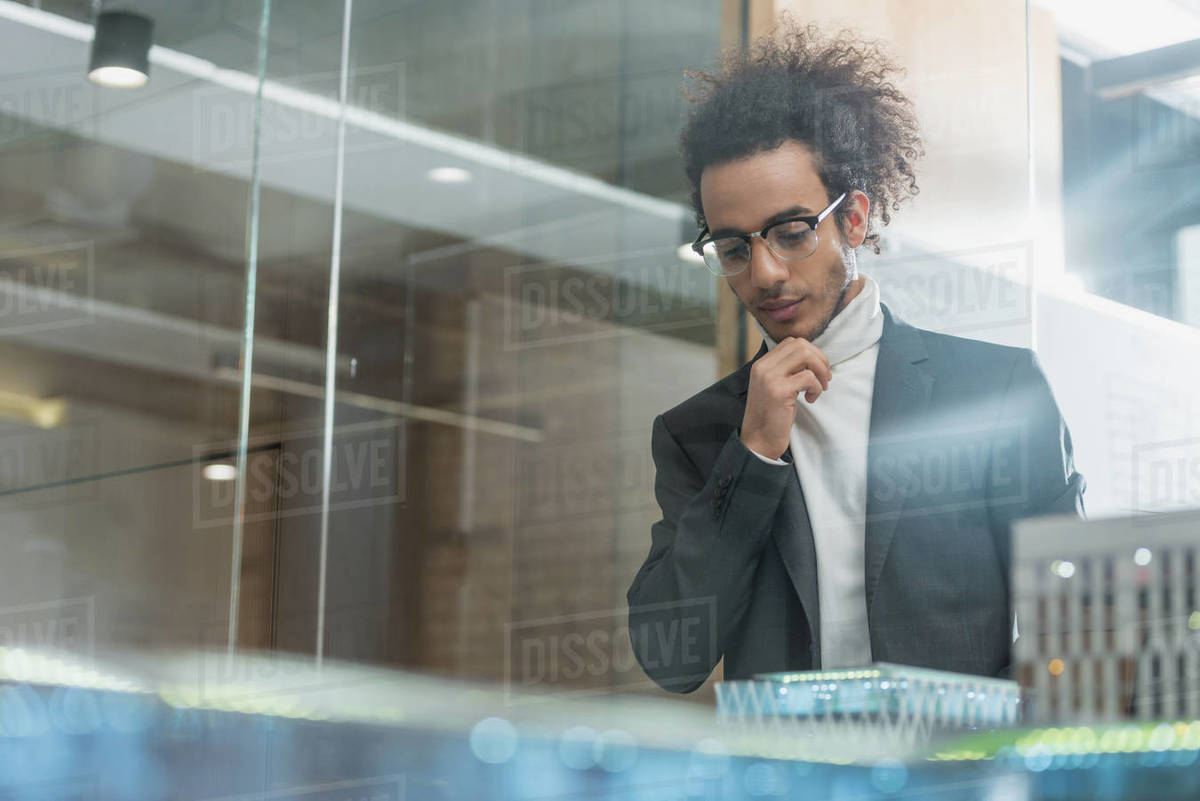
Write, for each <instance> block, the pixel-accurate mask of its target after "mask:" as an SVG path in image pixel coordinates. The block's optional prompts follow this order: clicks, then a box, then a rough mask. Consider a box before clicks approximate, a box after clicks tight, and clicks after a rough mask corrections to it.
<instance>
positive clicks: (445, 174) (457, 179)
mask: <svg viewBox="0 0 1200 801" xmlns="http://www.w3.org/2000/svg"><path fill="white" fill-rule="evenodd" d="M426 175H427V176H428V177H429V180H431V181H437V182H438V183H439V184H461V183H466V182H467V181H469V180H471V173H470V172H469V171H467V170H464V169H463V168H462V167H434V168H433V169H432V170H430V171H429V172H428V173H426Z"/></svg>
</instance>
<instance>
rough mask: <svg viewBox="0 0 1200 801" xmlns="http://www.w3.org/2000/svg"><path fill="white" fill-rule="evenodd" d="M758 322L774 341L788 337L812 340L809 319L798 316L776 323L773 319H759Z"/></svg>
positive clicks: (811, 327)
mask: <svg viewBox="0 0 1200 801" xmlns="http://www.w3.org/2000/svg"><path fill="white" fill-rule="evenodd" d="M758 322H759V324H760V325H761V326H762V327H763V328H764V329H766V332H767V333H768V334H770V335H771V339H774V340H775V341H776V342H782V341H783V340H785V339H787V338H788V337H796V338H797V339H807V340H809V341H810V342H811V341H812V333H813V331H812V329H813V324H812V321H811V320H807V319H804V318H798V319H795V320H788V321H787V322H785V323H777V322H775V321H774V320H767V321H765V322H764V321H763V320H759V321H758Z"/></svg>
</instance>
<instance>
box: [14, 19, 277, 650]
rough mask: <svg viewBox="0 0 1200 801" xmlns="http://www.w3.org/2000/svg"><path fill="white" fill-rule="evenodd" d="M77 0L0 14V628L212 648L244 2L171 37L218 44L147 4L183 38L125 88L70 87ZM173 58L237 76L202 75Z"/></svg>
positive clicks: (218, 630) (228, 432)
mask: <svg viewBox="0 0 1200 801" xmlns="http://www.w3.org/2000/svg"><path fill="white" fill-rule="evenodd" d="M34 5H35V6H37V4H34ZM88 5H89V4H85V3H73V4H50V3H47V4H45V6H43V7H42V8H37V7H26V6H20V5H17V4H14V3H9V4H6V5H5V8H4V9H3V13H0V37H3V39H4V48H3V49H4V51H5V53H6V54H7V56H8V58H6V60H5V66H4V67H3V68H2V69H0V71H2V72H3V75H2V77H0V93H2V95H3V97H2V100H0V109H2V116H0V121H2V132H0V181H2V182H3V186H4V191H3V193H2V194H3V203H2V209H0V230H2V231H3V234H2V236H0V265H2V270H3V275H4V285H3V286H4V288H3V293H2V295H3V298H4V307H3V310H2V311H0V327H2V328H3V331H2V334H3V339H2V341H0V351H2V352H3V357H4V367H5V369H4V376H5V378H4V380H3V386H0V397H3V398H4V400H3V402H2V403H0V405H2V406H3V412H2V413H0V417H2V421H0V430H2V433H0V439H2V441H3V442H4V446H3V455H2V456H0V462H2V463H3V464H4V465H5V467H4V475H3V479H2V482H3V488H2V493H3V494H2V495H0V518H2V520H3V524H2V526H0V528H2V529H3V537H4V551H5V553H6V557H5V565H6V567H5V573H4V576H5V580H4V581H3V582H2V584H3V587H2V589H0V609H3V610H4V611H3V612H0V617H3V618H4V620H6V621H11V623H10V622H5V623H3V624H0V627H2V628H3V631H4V632H6V634H5V640H4V644H6V645H13V646H25V647H33V646H46V647H50V648H62V649H66V650H68V651H71V652H75V653H77V654H79V655H82V656H85V657H87V658H89V659H90V658H91V657H92V654H93V652H94V651H101V652H109V651H111V650H113V649H116V648H122V647H129V646H140V647H154V648H159V647H165V646H177V647H189V648H190V647H195V646H196V645H198V644H212V645H223V644H224V642H225V638H226V636H227V630H228V615H229V592H230V565H231V557H232V553H231V541H232V535H233V531H232V529H233V525H232V522H233V516H232V514H231V513H230V507H229V505H228V504H229V502H230V498H231V491H230V490H231V487H232V484H233V482H231V481H226V480H225V479H227V478H229V477H230V476H229V472H230V466H231V465H233V464H234V463H236V461H237V453H236V450H237V448H236V441H237V432H238V416H239V392H240V387H241V384H242V381H241V374H240V371H239V359H240V352H241V348H242V339H243V337H242V327H243V322H244V320H243V310H244V306H245V304H244V298H245V297H246V285H245V266H246V252H247V244H246V243H247V239H248V220H249V219H250V218H251V213H250V211H251V210H250V208H249V204H248V198H249V197H250V195H251V193H250V191H249V190H250V182H251V171H250V169H249V168H250V160H249V158H248V156H249V150H248V147H249V143H250V142H251V141H252V122H253V114H252V110H253V104H254V85H255V83H256V78H255V75H254V60H253V58H249V60H247V54H249V55H250V56H252V55H253V53H254V49H253V45H254V43H255V41H256V40H257V29H256V27H255V26H256V25H257V20H258V19H259V17H260V16H261V14H262V5H261V4H259V3H242V4H239V11H240V13H241V14H244V15H246V18H247V19H249V20H252V22H251V23H248V24H250V25H251V28H250V30H249V32H248V33H247V34H246V39H245V41H244V42H243V44H245V45H246V47H241V48H233V49H232V50H222V49H221V48H219V47H214V48H202V47H199V46H197V47H195V48H193V47H191V46H190V44H189V43H191V42H193V41H194V40H196V39H197V37H202V36H203V35H204V32H205V30H207V31H209V32H211V33H213V34H214V35H216V34H217V33H218V32H222V31H223V32H224V34H227V35H226V36H225V38H226V39H227V40H232V39H237V38H238V37H237V36H234V35H232V31H233V29H234V27H238V26H237V25H235V24H234V22H233V20H230V19H218V18H217V17H216V16H212V17H211V18H210V15H209V14H207V13H200V9H199V6H200V5H201V4H191V5H189V6H188V7H186V8H185V7H178V6H177V7H175V9H174V10H175V12H177V13H175V14H167V13H163V14H161V15H159V17H158V19H157V20H156V21H157V22H158V23H159V25H158V31H159V38H158V40H157V41H158V42H159V43H160V44H165V45H167V46H168V47H180V48H182V51H178V50H177V51H172V53H174V55H171V53H168V54H167V56H166V57H159V55H156V57H155V59H154V60H153V62H152V65H151V79H150V82H149V83H148V84H147V85H146V86H145V87H143V88H142V89H140V90H127V91H122V90H115V89H109V88H100V87H97V86H94V85H93V84H91V83H90V82H89V81H88V79H87V76H86V69H85V66H86V65H87V63H88V50H89V43H88V40H89V39H90V37H91V25H90V9H89V8H88ZM214 9H215V4H214ZM60 11H66V12H69V14H68V16H66V17H64V16H61V15H60V14H59V13H57V12H60ZM210 23H211V24H210ZM202 29H203V30H202ZM180 52H186V53H189V54H192V55H203V56H205V57H210V56H211V57H214V58H216V59H217V60H218V62H219V63H220V66H222V67H229V68H233V69H238V70H243V69H249V70H250V71H249V72H248V73H243V74H242V79H241V80H240V81H230V82H228V85H226V86H218V85H216V84H213V83H211V82H209V81H205V80H200V79H198V77H197V75H198V74H199V73H200V72H203V70H201V69H200V67H198V66H197V62H196V61H195V59H187V58H183V57H182V56H180V55H179V53H180ZM222 53H224V54H225V55H226V56H228V58H227V59H222V58H220V56H221V54H222ZM210 67H211V65H210ZM247 87H248V88H247ZM215 120H220V121H221V124H222V125H223V127H222V128H221V130H220V131H219V132H218V131H217V130H216V129H215V128H214V127H211V125H215V124H216V123H215V122H214V121H215ZM210 124H211V125H210ZM217 133H219V134H220V136H214V135H215V134H217ZM226 137H228V138H229V141H230V142H233V143H235V145H236V146H235V147H225V146H223V145H222V146H220V147H216V148H214V147H212V146H211V145H212V143H213V142H217V143H218V145H220V144H221V142H223V141H224V139H225V138H226ZM208 443H220V445H219V446H218V447H215V448H208V447H207V444H208ZM214 470H215V472H214ZM222 470H224V471H225V472H224V473H222ZM247 511H248V512H250V513H252V514H253V515H254V516H255V519H256V520H259V521H261V520H263V519H264V512H269V511H270V510H269V509H268V508H265V507H264V506H263V504H262V503H261V502H260V501H259V499H257V498H251V499H250V501H249V506H248V509H247ZM262 527H263V524H262V523H261V522H256V523H253V524H251V525H250V526H249V528H248V529H247V532H248V533H250V534H253V535H254V536H258V534H257V532H259V530H260V529H262Z"/></svg>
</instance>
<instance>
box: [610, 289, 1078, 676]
mask: <svg viewBox="0 0 1200 801" xmlns="http://www.w3.org/2000/svg"><path fill="white" fill-rule="evenodd" d="M883 314H884V326H883V334H882V338H881V339H880V343H879V356H878V361H877V363H876V368H875V388H874V395H873V399H872V403H871V420H870V433H869V441H868V446H867V502H866V560H865V564H864V565H863V569H864V571H865V579H866V581H865V586H866V594H867V614H868V626H869V629H870V640H871V658H872V660H873V661H876V662H894V663H901V664H909V665H917V666H924V667H930V668H938V669H942V670H952V671H957V672H962V673H973V674H979V675H988V676H997V675H1007V671H1008V670H1009V653H1010V646H1011V644H1012V620H1011V618H1010V616H1009V564H1010V550H1011V549H1010V532H1009V529H1010V525H1011V524H1012V522H1013V521H1014V520H1016V519H1018V518H1022V517H1027V516H1033V515H1041V514H1051V513H1074V514H1079V515H1082V514H1083V499H1082V495H1083V491H1084V486H1085V483H1084V480H1083V477H1082V476H1081V475H1080V474H1079V473H1078V472H1076V471H1075V468H1074V463H1073V459H1072V453H1071V438H1070V434H1069V433H1068V432H1067V427H1066V425H1065V424H1064V422H1063V420H1062V416H1061V415H1060V413H1059V410H1058V407H1057V405H1056V404H1055V402H1054V398H1053V396H1052V394H1051V392H1050V388H1049V386H1048V384H1047V383H1046V379H1045V377H1044V376H1043V374H1042V372H1041V369H1040V368H1039V366H1038V362H1037V358H1036V357H1035V356H1034V354H1033V352H1032V351H1030V350H1028V349H1023V348H1010V347H1003V346H999V345H992V344H988V343H984V342H978V341H975V340H971V339H963V338H961V337H954V336H948V335H944V334H937V333H934V332H932V331H927V330H924V329H920V328H915V327H913V326H910V325H908V324H906V323H905V322H903V321H902V320H900V319H898V318H897V317H896V316H895V315H893V314H892V313H891V312H890V311H889V310H888V309H887V307H886V306H884V307H883ZM765 352H766V345H765V344H764V345H763V347H762V348H761V349H760V350H759V352H758V354H757V355H756V356H755V357H754V358H755V359H758V358H759V357H760V356H762V354H763V353H765ZM753 362H754V360H751V361H750V362H748V363H747V364H745V365H743V366H742V367H741V369H739V370H738V371H737V372H735V373H733V374H731V375H729V376H727V377H725V378H724V379H722V380H720V381H718V382H717V383H715V384H713V385H712V386H710V387H708V388H707V389H705V390H703V391H701V392H699V393H698V394H696V395H693V396H692V397H691V398H689V399H688V400H686V401H684V402H683V403H681V404H679V405H678V406H676V407H675V408H673V409H671V410H670V411H667V412H665V413H663V414H661V415H659V416H658V417H657V418H655V420H654V427H653V435H652V443H651V447H652V451H653V456H654V464H655V467H656V470H657V473H656V477H655V494H656V497H657V499H658V504H659V507H660V508H661V509H662V519H661V520H659V521H658V522H657V523H655V524H654V526H653V527H652V528H651V532H650V533H651V540H652V542H651V546H650V554H649V556H648V557H647V558H646V561H645V563H644V564H643V565H642V567H641V569H640V570H639V571H638V573H637V576H636V577H635V578H634V580H633V584H632V586H631V587H630V588H629V592H628V596H627V597H628V601H629V624H630V627H629V629H630V638H631V640H632V644H633V649H634V653H635V655H636V656H637V659H638V661H639V662H640V663H641V665H642V667H643V669H644V670H645V671H646V673H647V674H648V675H650V676H651V677H652V678H653V679H654V680H655V681H656V682H657V683H658V684H660V685H661V686H663V687H664V688H666V689H669V690H673V691H677V692H690V691H691V690H694V689H696V688H697V687H699V686H700V685H701V684H703V682H704V680H705V679H706V678H707V677H708V675H709V674H710V673H711V672H712V669H713V668H714V667H715V666H716V664H717V662H718V661H719V660H720V659H721V658H722V657H724V659H725V677H726V678H727V679H745V678H750V677H753V676H754V675H756V674H758V673H764V672H772V671H782V670H810V669H817V668H819V667H820V666H821V655H820V634H819V633H820V626H821V613H820V609H819V608H818V595H817V571H816V553H815V550H814V545H813V536H812V529H811V527H810V524H809V518H808V512H807V510H806V508H805V505H804V493H803V488H802V487H801V486H800V482H799V479H798V477H797V475H796V471H795V467H794V465H792V464H791V463H790V461H791V459H790V453H788V454H785V456H784V457H783V458H784V459H785V460H787V461H788V462H789V464H787V465H786V466H780V465H773V464H770V463H768V462H764V461H763V460H761V459H759V458H757V457H756V456H755V455H754V454H752V453H751V452H750V451H749V449H747V448H746V447H745V445H743V444H742V442H741V439H740V426H741V422H742V416H743V413H744V411H745V404H746V392H747V389H748V384H749V375H750V366H751V365H752V364H753ZM829 402H834V400H833V397H832V396H829V397H826V398H822V399H819V400H818V401H817V403H829Z"/></svg>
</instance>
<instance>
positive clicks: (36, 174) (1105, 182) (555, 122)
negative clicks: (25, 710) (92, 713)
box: [0, 0, 1200, 797]
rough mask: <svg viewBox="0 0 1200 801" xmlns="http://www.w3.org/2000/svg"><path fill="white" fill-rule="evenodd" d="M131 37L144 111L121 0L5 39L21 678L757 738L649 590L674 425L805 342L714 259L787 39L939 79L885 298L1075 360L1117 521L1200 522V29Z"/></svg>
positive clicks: (532, 24)
mask: <svg viewBox="0 0 1200 801" xmlns="http://www.w3.org/2000/svg"><path fill="white" fill-rule="evenodd" d="M103 8H106V9H107V8H114V9H121V10H128V11H133V12H136V13H138V14H141V15H144V16H145V17H148V18H149V19H151V20H152V22H153V48H152V49H151V50H150V54H149V81H148V82H147V83H146V84H145V85H144V86H141V87H140V88H133V89H114V88H111V87H103V86H97V85H95V84H93V83H91V82H89V80H88V75H87V72H88V58H89V49H90V47H91V41H92V32H93V25H94V19H95V14H96V13H97V9H96V8H94V7H93V4H92V3H90V2H86V1H85V0H44V2H36V1H34V2H12V0H0V42H2V43H3V45H2V47H0V52H3V53H4V54H5V58H4V59H3V67H2V68H0V69H2V71H3V74H2V75H0V276H3V279H2V280H0V303H3V306H2V307H0V361H2V363H3V365H4V369H3V370H2V371H0V538H2V539H0V541H2V542H3V552H4V558H3V560H2V562H0V564H2V566H0V576H2V580H0V640H3V642H0V645H3V646H5V647H6V648H9V649H14V648H15V649H35V648H42V649H46V648H48V649H51V650H54V651H56V652H62V653H65V654H69V655H71V656H73V657H76V658H79V659H82V660H85V661H86V662H87V663H88V664H97V665H103V664H108V662H106V660H117V661H120V659H122V658H125V659H127V660H128V658H127V657H123V656H121V655H126V654H129V653H136V654H139V655H153V654H179V653H191V652H212V651H217V652H222V653H228V652H232V653H233V654H234V655H235V658H234V660H233V662H231V663H229V662H227V663H221V664H223V665H225V667H223V668H221V669H219V670H217V672H218V673H219V674H220V676H219V677H220V678H233V679H240V678H243V676H242V675H241V673H239V671H242V670H245V671H250V670H252V669H253V670H267V671H270V670H272V669H274V668H272V666H276V667H278V668H279V669H280V670H281V671H283V670H284V668H283V667H282V666H287V665H293V664H297V663H306V664H312V665H320V664H333V663H337V664H344V663H352V664H354V665H358V666H369V667H371V668H380V667H382V668H388V669H395V670H397V671H400V672H402V673H403V674H405V675H409V676H420V677H426V678H436V679H439V680H440V679H448V680H454V681H462V682H467V683H469V684H463V685H462V686H464V687H466V686H476V685H478V686H483V687H487V688H491V689H490V690H489V691H491V690H495V689H496V688H500V689H502V690H503V691H505V692H511V693H529V694H534V695H539V696H544V697H547V698H549V699H552V700H554V701H559V700H562V701H563V702H564V703H565V702H566V701H565V700H564V699H569V700H575V699H589V698H594V697H596V696H600V697H602V698H603V697H607V696H610V695H612V696H616V695H621V696H624V695H625V694H631V693H632V694H638V695H642V696H647V697H650V696H656V697H657V698H656V702H659V703H662V704H667V703H670V704H677V705H689V704H690V705H695V706H698V707H699V708H700V709H708V708H709V707H711V706H712V704H713V703H714V693H713V685H714V683H715V682H717V681H719V680H720V671H719V670H718V672H717V674H716V675H714V677H713V678H712V679H711V680H710V681H709V682H708V683H707V684H706V685H705V686H704V687H703V688H702V689H701V690H700V691H698V692H696V693H694V694H692V695H689V696H684V697H672V698H668V697H667V695H666V694H665V693H663V692H662V691H661V690H658V689H657V688H655V687H654V686H653V684H652V683H651V682H650V681H649V680H648V679H647V678H646V677H645V675H644V674H643V673H642V671H641V669H640V668H639V667H638V665H637V664H636V662H635V661H634V660H633V657H632V654H631V652H630V648H629V642H628V636H627V631H626V629H625V628H624V627H625V626H626V620H625V616H626V605H625V590H626V588H627V587H628V585H629V581H630V580H631V578H632V576H633V574H634V572H635V571H636V569H637V567H638V566H639V565H640V563H641V562H642V560H643V559H644V557H645V555H646V552H647V549H648V547H649V528H650V525H651V524H652V523H653V522H654V521H655V520H656V519H658V516H659V512H658V508H657V506H656V504H655V500H654V496H653V482H654V469H653V463H652V461H651V458H650V424H651V421H652V420H653V418H654V416H655V415H656V414H658V413H659V412H661V411H663V410H665V409H667V408H669V407H671V406H673V405H674V404H676V403H678V402H679V401H681V400H683V399H684V398H686V397H688V396H690V395H691V394H693V393H694V392H696V391H697V390H699V389H700V388H702V387H704V386H707V385H708V384H710V383H711V382H713V381H715V380H716V379H717V378H719V377H720V376H722V375H725V374H726V373H728V372H729V371H731V370H733V369H734V368H736V367H737V365H739V364H740V363H742V361H744V360H745V359H746V358H748V357H749V356H750V355H752V354H753V353H754V352H755V351H756V350H757V348H758V344H759V340H758V339H757V334H756V331H755V329H754V327H753V325H750V324H748V321H747V318H745V317H744V316H743V314H742V312H741V310H740V307H739V306H738V305H737V303H736V299H735V298H734V297H733V296H732V294H731V293H730V292H729V291H728V290H727V289H726V288H725V287H724V286H723V285H721V284H719V283H718V281H717V280H716V279H714V278H713V277H712V276H711V275H710V274H709V273H708V272H707V271H706V270H705V269H704V267H703V265H702V264H699V263H697V262H696V261H695V259H694V258H693V257H692V256H691V254H690V253H689V252H688V250H687V248H686V246H685V245H686V243H688V242H690V241H691V240H692V239H693V238H694V236H695V233H696V230H695V225H694V221H693V218H692V213H691V211H690V210H689V208H688V205H687V204H688V199H687V198H688V196H687V188H686V184H685V180H684V175H683V171H682V168H681V165H680V162H679V155H678V152H677V135H678V131H679V128H680V125H681V123H682V121H683V118H684V114H685V112H686V108H687V102H686V100H685V98H684V96H683V95H682V93H681V87H683V86H686V85H687V83H688V79H687V78H686V76H685V70H686V69H688V68H705V69H711V68H713V67H714V66H715V65H716V63H717V58H718V56H719V54H720V52H721V49H722V48H725V47H732V46H738V45H739V44H740V43H743V42H745V41H747V40H749V39H752V38H754V37H756V36H758V35H761V34H763V33H766V32H768V31H770V30H771V28H772V27H773V26H774V24H775V22H776V21H777V20H778V19H779V15H780V14H781V13H783V12H785V11H786V12H790V13H792V14H793V15H794V16H795V17H797V18H799V19H802V20H805V21H814V22H817V23H818V24H819V25H821V26H822V27H823V28H825V29H828V30H830V31H833V30H836V29H838V28H840V27H842V26H850V27H853V28H854V29H856V30H858V31H860V32H861V33H862V34H864V35H866V36H868V37H878V38H880V39H881V40H883V41H884V42H885V43H886V44H887V45H888V47H889V48H890V50H891V52H892V53H893V54H894V55H895V56H896V58H897V60H898V61H899V62H900V63H901V64H902V65H904V67H905V68H906V70H907V72H906V74H905V75H904V77H903V79H902V85H901V88H902V89H903V90H904V91H906V92H907V93H909V95H910V96H911V97H912V98H913V99H914V102H915V103H916V107H917V110H918V114H919V117H920V120H921V123H922V128H923V133H924V135H925V139H926V151H927V156H926V157H925V159H924V161H923V162H922V165H921V172H920V174H919V179H920V186H921V192H920V195H919V197H917V198H916V200H915V201H914V202H913V203H912V204H911V205H910V206H909V207H907V208H905V209H903V210H902V211H900V212H899V213H897V214H896V216H895V219H894V221H893V223H892V224H891V225H890V226H889V227H887V228H885V229H883V231H882V234H883V250H882V253H881V254H879V255H877V256H876V255H873V254H867V253H863V254H861V255H860V266H861V267H862V269H863V270H864V272H866V273H867V274H869V275H871V276H872V277H874V278H875V279H876V280H877V281H878V282H879V283H880V285H881V288H882V293H883V299H884V301H885V302H887V303H889V304H890V305H891V306H892V308H893V309H895V310H896V311H897V312H898V313H899V314H900V315H901V316H903V317H905V318H906V319H908V320H909V321H911V322H913V323H914V324H917V325H921V326H924V327H928V328H932V329H935V330H941V331H949V332H952V333H956V334H960V335H963V336H969V337H975V338H979V339H985V340H989V341H995V342H1002V343H1005V344H1016V345H1022V346H1026V347H1033V348H1035V349H1036V350H1037V352H1038V354H1039V358H1040V360H1041V362H1042V365H1043V367H1044V369H1045V371H1046V373H1047V375H1048V377H1049V379H1050V382H1051V385H1052V387H1053V389H1054V392H1055V395H1056V397H1057V399H1058V402H1059V404H1060V406H1061V408H1062V411H1063V414H1064V416H1065V418H1066V420H1067V421H1068V424H1069V425H1070V427H1071V433H1072V437H1073V441H1074V444H1075V454H1076V462H1077V465H1078V467H1079V469H1080V470H1081V472H1083V474H1084V475H1085V476H1086V478H1087V482H1088V490H1087V493H1086V495H1085V503H1086V506H1087V510H1088V514H1089V516H1090V517H1092V518H1105V517H1114V516H1125V515H1131V514H1152V513H1158V512H1163V511H1171V510H1177V509H1184V508H1189V507H1195V506H1197V505H1200V467H1197V465H1200V392H1198V390H1200V374H1198V373H1197V371H1196V365H1197V364H1200V358H1198V356H1200V333H1198V332H1197V330H1196V327H1197V325H1200V192H1198V190H1197V187H1200V181H1198V180H1197V176H1198V175H1200V173H1198V168H1200V122H1198V119H1200V77H1197V76H1200V48H1197V46H1196V44H1197V42H1198V41H1200V3H1198V2H1195V0H1142V2H1140V3H1138V4H1136V10H1134V11H1132V12H1131V7H1130V5H1129V4H1126V3H1118V2H1104V3H1094V2H1085V1H1084V0H1038V1H1037V2H1031V3H1026V2H1021V0H999V1H998V2H989V3H962V2H959V1H958V0H846V1H845V2H840V3H827V2H814V1H812V0H741V1H740V0H648V1H647V0H636V1H635V0H616V1H615V2H614V0H572V1H571V2H562V1H560V0H453V2H418V1H417V0H405V1H404V2H380V1H379V0H355V2H354V3H353V5H352V8H351V7H350V6H349V4H343V3H341V2H320V1H319V0H183V1H179V0H172V1H171V2H167V0H128V2H124V3H121V4H119V5H117V4H110V3H105V4H104V6H103ZM347 9H349V11H348V10H347ZM1164 48H1165V49H1164ZM681 246H684V247H681ZM1193 601H1194V599H1193ZM1194 628H1195V627H1194ZM570 638H579V640H578V641H579V642H586V643H587V644H588V646H590V647H589V648H587V649H580V650H578V651H575V652H572V651H569V650H566V651H564V650H563V643H564V642H569V641H570ZM243 653H244V654H259V655H262V654H267V655H278V657H277V658H274V657H268V658H267V660H266V661H264V662H254V663H253V665H252V666H251V663H250V662H247V663H245V665H246V667H243V666H242V664H241V663H239V662H237V659H236V657H237V655H240V654H243ZM572 654H574V656H572ZM575 657H578V658H575ZM141 658H143V657H139V659H141ZM144 658H145V659H147V660H149V659H150V656H145V657H144ZM127 663H128V664H129V665H131V668H130V669H131V670H135V671H136V669H137V667H136V666H137V665H138V664H140V663H139V662H138V660H137V659H134V660H132V661H128V662H127ZM148 663H149V662H147V664H148ZM208 664H209V663H207V662H205V661H204V660H203V659H202V658H201V657H195V662H194V667H195V670H194V671H193V672H194V673H197V674H200V675H201V680H209V681H213V680H216V679H217V678H218V676H215V675H214V676H204V675H203V673H204V670H205V669H206V668H205V667H204V665H208ZM264 665H265V667H264ZM215 670H216V669H215ZM222 671H224V672H222ZM397 675H399V674H397ZM246 678H250V677H248V676H247V677H246ZM455 686H457V685H455ZM648 702H649V701H648ZM655 708H657V707H655ZM413 797H421V796H413Z"/></svg>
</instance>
